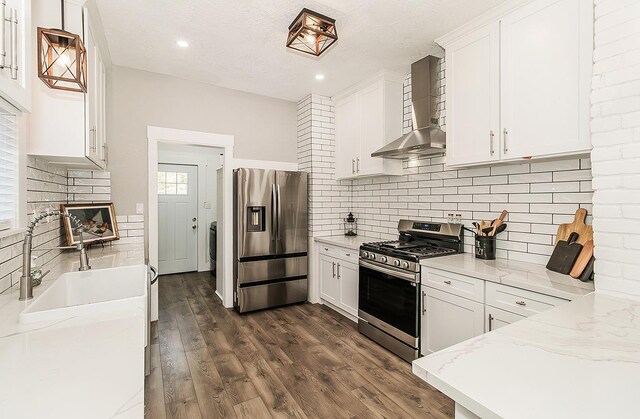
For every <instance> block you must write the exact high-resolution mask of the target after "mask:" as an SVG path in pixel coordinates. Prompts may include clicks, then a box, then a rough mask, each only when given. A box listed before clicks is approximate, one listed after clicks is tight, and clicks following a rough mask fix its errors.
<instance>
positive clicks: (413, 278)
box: [360, 260, 420, 284]
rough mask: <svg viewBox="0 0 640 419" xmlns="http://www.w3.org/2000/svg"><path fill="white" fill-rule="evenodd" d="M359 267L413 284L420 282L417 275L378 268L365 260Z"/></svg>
mask: <svg viewBox="0 0 640 419" xmlns="http://www.w3.org/2000/svg"><path fill="white" fill-rule="evenodd" d="M360 266H364V267H365V268H369V269H371V270H374V271H377V272H382V273H383V274H387V275H391V276H395V277H397V278H400V279H404V280H405V281H409V282H413V283H414V284H417V283H418V282H419V280H420V278H419V276H418V275H417V274H412V273H409V272H402V271H396V270H394V269H389V268H386V267H384V266H380V265H378V264H375V263H371V262H369V261H366V260H361V261H360Z"/></svg>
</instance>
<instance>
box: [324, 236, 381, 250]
mask: <svg viewBox="0 0 640 419" xmlns="http://www.w3.org/2000/svg"><path fill="white" fill-rule="evenodd" d="M314 240H315V241H317V242H321V243H327V244H332V245H334V246H340V247H344V248H347V249H352V250H358V249H360V246H361V245H362V244H363V243H370V242H379V241H380V240H381V239H379V238H374V237H367V236H360V235H358V236H355V237H348V236H345V235H342V236H324V237H314Z"/></svg>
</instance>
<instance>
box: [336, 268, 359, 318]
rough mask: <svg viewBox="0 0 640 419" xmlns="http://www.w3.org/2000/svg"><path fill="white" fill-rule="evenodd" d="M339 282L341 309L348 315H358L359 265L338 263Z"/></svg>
mask: <svg viewBox="0 0 640 419" xmlns="http://www.w3.org/2000/svg"><path fill="white" fill-rule="evenodd" d="M337 273H338V281H339V282H340V304H339V307H340V308H341V309H343V310H344V311H346V312H347V313H349V314H351V315H353V316H357V315H358V282H359V276H360V275H359V269H358V264H356V263H353V262H345V261H343V260H339V261H338V272H337Z"/></svg>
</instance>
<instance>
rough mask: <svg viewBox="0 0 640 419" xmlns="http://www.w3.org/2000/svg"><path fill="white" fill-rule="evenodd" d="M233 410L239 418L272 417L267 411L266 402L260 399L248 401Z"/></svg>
mask: <svg viewBox="0 0 640 419" xmlns="http://www.w3.org/2000/svg"><path fill="white" fill-rule="evenodd" d="M233 408H234V410H235V411H236V415H237V416H238V417H239V418H246V419H261V418H270V417H271V415H270V414H269V411H268V410H267V408H266V406H265V405H264V402H263V401H262V399H261V398H260V397H256V398H255V399H251V400H247V401H246V402H243V403H240V404H237V405H235V406H233Z"/></svg>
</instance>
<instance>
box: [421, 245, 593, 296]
mask: <svg viewBox="0 0 640 419" xmlns="http://www.w3.org/2000/svg"><path fill="white" fill-rule="evenodd" d="M420 263H421V264H422V266H425V267H428V268H435V269H441V270H444V271H448V272H454V273H457V274H461V275H468V276H472V277H474V278H479V279H483V280H485V281H491V282H497V283H500V284H504V285H509V286H512V287H517V288H523V289H526V290H530V291H534V292H539V293H542V294H546V295H551V296H554V297H558V298H564V299H566V300H573V299H574V298H577V297H580V296H583V295H587V294H589V293H591V292H593V290H594V285H593V281H591V282H582V281H580V280H578V279H573V278H571V277H570V276H569V275H563V274H559V273H557V272H552V271H549V270H548V269H547V268H546V267H545V266H544V265H537V264H534V263H528V262H519V261H514V260H507V259H496V260H482V259H476V257H475V255H473V254H471V253H460V254H457V255H451V256H441V257H437V258H431V259H424V260H422V261H421V262H420Z"/></svg>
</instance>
